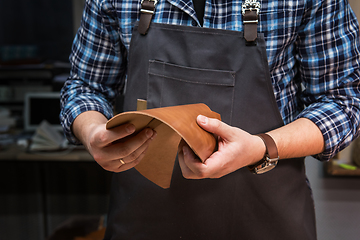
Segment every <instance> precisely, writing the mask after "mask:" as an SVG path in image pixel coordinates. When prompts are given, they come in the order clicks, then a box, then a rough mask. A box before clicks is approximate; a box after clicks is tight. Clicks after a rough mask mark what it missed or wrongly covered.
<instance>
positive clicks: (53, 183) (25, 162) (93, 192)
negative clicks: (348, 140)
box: [0, 0, 360, 240]
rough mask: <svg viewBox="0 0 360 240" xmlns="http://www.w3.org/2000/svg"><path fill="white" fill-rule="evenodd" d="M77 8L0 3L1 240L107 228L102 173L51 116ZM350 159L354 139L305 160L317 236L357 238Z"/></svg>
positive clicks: (79, 1)
mask: <svg viewBox="0 0 360 240" xmlns="http://www.w3.org/2000/svg"><path fill="white" fill-rule="evenodd" d="M349 2H350V4H351V5H352V7H353V9H354V12H355V13H356V15H357V16H358V17H360V1H358V0H349ZM83 5H84V0H17V1H10V0H1V1H0V239H9V240H10V239H11V240H23V239H24V240H25V239H26V240H32V239H34V240H45V239H49V240H55V239H78V240H79V239H101V236H102V234H103V230H104V228H105V226H106V213H107V209H108V200H109V188H110V178H111V176H110V175H111V174H110V173H109V172H107V171H105V170H103V169H102V168H101V167H100V166H98V165H97V163H95V162H94V161H93V159H92V158H91V156H90V155H89V154H88V153H87V152H86V151H85V149H84V148H83V147H81V146H69V145H68V144H67V142H66V140H65V139H64V138H63V136H62V133H61V131H60V127H59V120H58V114H59V111H60V108H59V91H60V89H61V87H62V85H63V83H64V81H65V80H66V78H67V77H68V75H69V71H70V66H69V63H68V56H69V54H70V50H71V44H72V41H73V38H74V36H75V33H76V31H77V29H78V27H79V25H80V21H81V16H82V10H83ZM120 105H121V104H120ZM120 108H121V106H120ZM359 158H360V144H359V143H358V142H357V141H356V142H354V144H352V145H351V146H350V147H349V148H347V149H346V150H344V151H342V152H341V153H340V154H338V156H336V158H334V159H333V160H331V161H330V162H328V163H321V162H319V161H317V160H315V159H314V158H312V157H308V158H307V159H306V164H307V174H308V177H309V180H310V183H311V185H312V188H313V195H314V199H315V209H316V215H317V229H318V239H319V240H338V239H345V240H355V239H356V240H357V239H359V237H360V228H359V223H360V161H359ZM89 234H90V235H89ZM85 236H87V238H86V237H85Z"/></svg>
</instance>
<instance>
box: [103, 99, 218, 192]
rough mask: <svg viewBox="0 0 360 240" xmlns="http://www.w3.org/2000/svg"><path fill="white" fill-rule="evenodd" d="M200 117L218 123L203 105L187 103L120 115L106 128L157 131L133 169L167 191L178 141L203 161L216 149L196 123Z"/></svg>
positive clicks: (210, 139) (215, 114) (212, 140)
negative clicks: (123, 126) (120, 126)
mask: <svg viewBox="0 0 360 240" xmlns="http://www.w3.org/2000/svg"><path fill="white" fill-rule="evenodd" d="M199 114H201V115H204V116H207V117H210V118H217V119H219V120H221V117H220V115H219V114H218V113H216V112H213V111H211V109H210V108H209V107H208V106H206V105H205V104H202V103H199V104H190V105H180V106H173V107H164V108H153V109H147V110H140V111H131V112H124V113H120V114H118V115H116V116H114V117H113V118H112V119H110V120H109V121H108V122H107V125H106V127H107V128H108V129H110V128H113V127H116V126H119V125H121V124H124V123H132V124H134V125H135V128H136V131H137V132H138V131H140V130H142V129H144V128H145V127H150V128H152V129H154V130H155V131H156V132H157V136H156V138H155V139H154V140H153V142H151V144H150V146H149V149H148V150H147V152H146V155H145V157H144V159H143V160H142V161H141V162H140V163H139V164H138V165H137V166H136V167H135V168H136V169H137V170H138V171H139V172H140V173H141V174H142V175H143V176H144V177H146V178H147V179H149V180H150V181H152V182H154V183H155V184H157V185H158V186H160V187H162V188H169V187H170V182H171V176H172V172H173V168H174V162H175V158H176V154H177V149H178V145H179V143H180V140H181V139H184V140H185V141H186V143H187V144H188V145H189V146H190V147H191V149H192V150H193V151H194V152H195V154H196V155H197V156H198V157H199V158H200V159H201V161H205V160H206V159H207V158H208V157H209V156H210V155H211V154H212V153H213V152H214V150H215V148H216V139H215V137H214V136H213V135H212V134H211V133H209V132H206V131H205V130H203V129H202V128H201V127H200V126H199V125H198V124H197V122H196V117H197V116H198V115H199Z"/></svg>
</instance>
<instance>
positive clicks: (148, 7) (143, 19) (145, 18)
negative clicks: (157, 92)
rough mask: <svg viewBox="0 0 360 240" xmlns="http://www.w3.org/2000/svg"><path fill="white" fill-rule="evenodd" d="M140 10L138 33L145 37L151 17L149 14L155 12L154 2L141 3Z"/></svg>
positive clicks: (145, 0)
mask: <svg viewBox="0 0 360 240" xmlns="http://www.w3.org/2000/svg"><path fill="white" fill-rule="evenodd" d="M141 10H142V11H141V15H140V21H139V27H138V31H139V33H140V34H142V35H145V34H146V33H147V31H148V30H149V27H150V23H151V19H152V16H153V13H151V12H154V11H155V2H154V1H148V0H144V1H143V3H142V4H141ZM143 10H145V11H143ZM146 11H150V12H146Z"/></svg>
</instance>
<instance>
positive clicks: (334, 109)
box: [296, 103, 354, 161]
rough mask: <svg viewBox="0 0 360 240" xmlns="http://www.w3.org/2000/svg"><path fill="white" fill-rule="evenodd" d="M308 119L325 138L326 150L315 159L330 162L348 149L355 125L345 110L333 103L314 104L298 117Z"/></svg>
mask: <svg viewBox="0 0 360 240" xmlns="http://www.w3.org/2000/svg"><path fill="white" fill-rule="evenodd" d="M298 118H307V119H309V120H311V121H312V122H314V123H315V124H316V125H317V126H318V128H319V129H320V131H321V132H322V134H323V136H324V142H325V149H324V151H323V152H322V153H320V154H317V155H314V156H313V157H315V158H317V159H319V160H321V161H328V160H330V159H331V158H333V157H334V156H335V155H336V154H337V153H338V152H339V151H341V150H343V149H344V148H345V147H347V146H348V145H349V144H350V143H351V141H352V139H353V137H354V134H353V133H352V132H351V129H354V127H353V125H354V124H353V123H352V122H351V120H350V118H349V117H348V116H347V114H346V113H344V112H343V109H341V108H340V107H338V106H336V105H335V104H331V103H325V104H324V103H314V104H312V105H311V106H309V107H307V108H306V109H305V110H304V111H302V112H301V113H300V114H299V115H298V116H297V117H296V119H298Z"/></svg>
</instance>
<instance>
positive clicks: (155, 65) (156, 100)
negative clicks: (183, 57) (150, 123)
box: [147, 60, 235, 124]
mask: <svg viewBox="0 0 360 240" xmlns="http://www.w3.org/2000/svg"><path fill="white" fill-rule="evenodd" d="M148 74H149V81H148V93H147V101H148V107H149V108H156V107H167V106H174V105H183V104H193V103H205V104H206V105H208V106H209V107H210V108H211V110H213V111H215V112H217V113H220V114H221V118H222V121H224V122H226V123H227V124H231V117H232V111H233V100H234V89H235V88H234V87H235V72H234V71H224V70H211V69H200V68H191V67H185V66H179V65H175V64H170V63H165V62H161V61H156V60H150V61H149V71H148Z"/></svg>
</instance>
